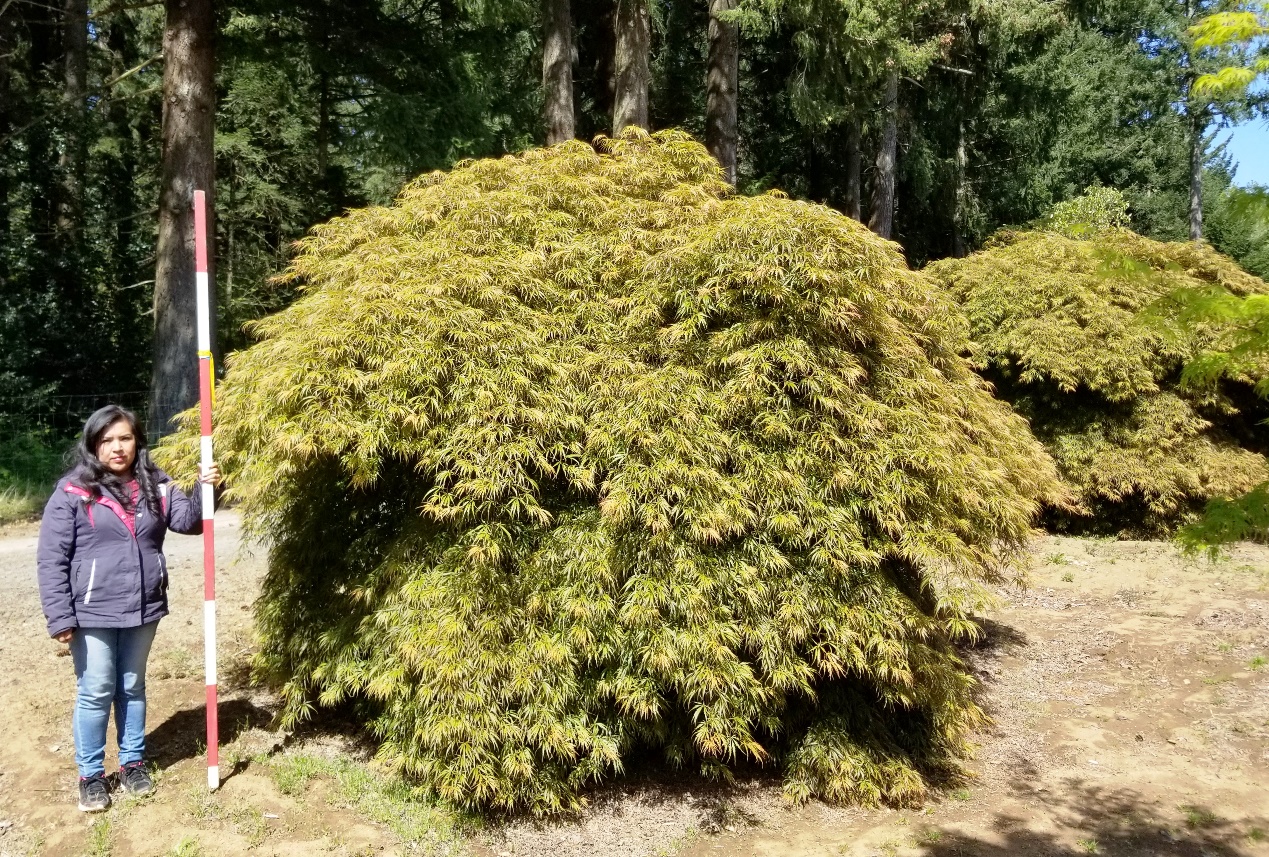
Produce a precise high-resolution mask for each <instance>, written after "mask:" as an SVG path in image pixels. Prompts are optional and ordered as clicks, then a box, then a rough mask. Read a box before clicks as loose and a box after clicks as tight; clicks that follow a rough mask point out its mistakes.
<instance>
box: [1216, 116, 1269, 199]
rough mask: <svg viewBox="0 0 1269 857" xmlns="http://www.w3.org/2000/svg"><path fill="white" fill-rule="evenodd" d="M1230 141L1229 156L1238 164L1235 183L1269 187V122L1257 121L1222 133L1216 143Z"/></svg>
mask: <svg viewBox="0 0 1269 857" xmlns="http://www.w3.org/2000/svg"><path fill="white" fill-rule="evenodd" d="M1226 139H1228V140H1229V149H1228V152H1229V154H1230V155H1231V156H1232V157H1233V159H1234V161H1235V162H1236V163H1237V164H1238V169H1237V172H1235V173H1234V182H1235V183H1236V184H1240V185H1249V184H1262V185H1267V186H1269V122H1266V121H1265V120H1263V119H1257V120H1256V121H1254V122H1245V123H1243V124H1242V125H1239V126H1238V127H1236V128H1231V129H1230V130H1228V131H1222V132H1220V134H1219V135H1218V136H1217V137H1216V142H1217V143H1220V142H1221V141H1223V140H1226Z"/></svg>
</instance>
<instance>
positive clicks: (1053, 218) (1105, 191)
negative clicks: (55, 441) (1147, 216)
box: [1041, 185, 1129, 238]
mask: <svg viewBox="0 0 1269 857" xmlns="http://www.w3.org/2000/svg"><path fill="white" fill-rule="evenodd" d="M1128 222H1129V218H1128V199H1127V198H1126V197H1125V196H1124V195H1123V194H1122V193H1120V192H1119V191H1118V190H1117V189H1115V188H1113V187H1103V186H1101V185H1093V186H1091V187H1089V188H1088V189H1087V190H1086V191H1084V193H1083V195H1082V196H1077V197H1076V198H1075V199H1068V200H1065V201H1064V202H1059V203H1058V204H1057V205H1055V206H1053V210H1052V211H1050V212H1049V215H1048V217H1046V218H1044V220H1042V221H1041V225H1042V226H1043V227H1044V228H1046V229H1049V230H1051V231H1053V232H1057V233H1059V234H1061V235H1065V236H1066V237H1068V238H1090V237H1093V236H1095V235H1097V234H1099V233H1102V232H1106V231H1107V230H1110V229H1125V228H1127V226H1128Z"/></svg>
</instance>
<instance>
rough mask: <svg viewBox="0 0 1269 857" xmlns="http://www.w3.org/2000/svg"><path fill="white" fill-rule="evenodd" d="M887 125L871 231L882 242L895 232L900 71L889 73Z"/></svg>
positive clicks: (883, 132)
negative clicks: (880, 238) (881, 239)
mask: <svg viewBox="0 0 1269 857" xmlns="http://www.w3.org/2000/svg"><path fill="white" fill-rule="evenodd" d="M884 109H885V120H884V122H885V124H884V125H883V126H882V130H881V147H880V148H879V149H878V151H877V175H876V178H875V179H874V180H873V185H872V211H871V212H870V213H869V217H868V228H869V229H871V230H872V231H873V232H876V233H877V234H878V235H880V236H881V237H882V238H889V237H890V235H891V233H892V232H893V231H894V185H895V163H896V160H897V156H898V152H899V69H898V68H895V67H891V68H890V69H889V71H887V72H886V95H885V108H884Z"/></svg>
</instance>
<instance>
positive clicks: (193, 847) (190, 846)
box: [172, 835, 203, 857]
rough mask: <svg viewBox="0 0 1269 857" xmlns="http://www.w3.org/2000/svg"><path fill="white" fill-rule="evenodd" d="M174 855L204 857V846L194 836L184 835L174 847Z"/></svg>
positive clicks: (173, 856)
mask: <svg viewBox="0 0 1269 857" xmlns="http://www.w3.org/2000/svg"><path fill="white" fill-rule="evenodd" d="M172 857H203V846H201V845H199V844H198V840H197V839H195V838H194V837H193V836H188V835H187V836H182V837H181V841H180V842H177V843H176V845H175V846H174V847H173V848H172Z"/></svg>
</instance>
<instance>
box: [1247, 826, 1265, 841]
mask: <svg viewBox="0 0 1269 857" xmlns="http://www.w3.org/2000/svg"><path fill="white" fill-rule="evenodd" d="M1266 839H1269V833H1265V832H1264V831H1263V830H1261V829H1260V828H1259V827H1253V828H1252V829H1251V830H1248V831H1247V841H1248V842H1264V841H1265V840H1266Z"/></svg>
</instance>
